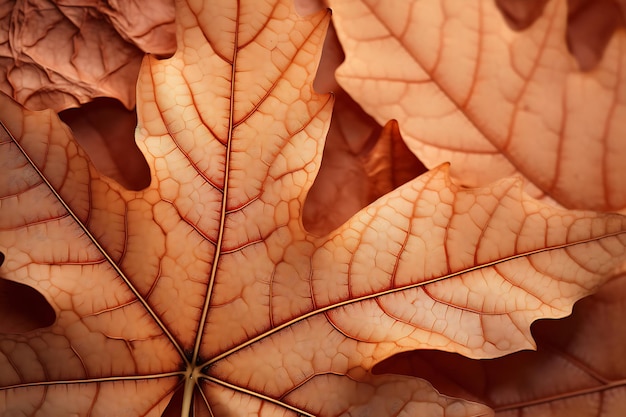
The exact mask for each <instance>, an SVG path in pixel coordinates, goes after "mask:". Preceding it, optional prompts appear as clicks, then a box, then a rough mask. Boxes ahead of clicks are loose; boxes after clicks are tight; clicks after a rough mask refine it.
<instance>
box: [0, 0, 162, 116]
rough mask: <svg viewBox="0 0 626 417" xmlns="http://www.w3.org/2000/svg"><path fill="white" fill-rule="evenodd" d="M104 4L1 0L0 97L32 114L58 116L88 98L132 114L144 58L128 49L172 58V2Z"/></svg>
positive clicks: (63, 0)
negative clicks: (111, 102) (112, 103)
mask: <svg viewBox="0 0 626 417" xmlns="http://www.w3.org/2000/svg"><path fill="white" fill-rule="evenodd" d="M111 3H112V4H113V6H112V7H110V6H109V4H107V3H105V2H99V1H98V2H97V1H91V2H89V1H87V2H85V1H75V0H59V1H54V0H36V1H35V0H30V1H17V0H4V1H3V2H2V4H0V91H2V92H4V93H6V94H8V95H10V96H12V97H13V98H14V99H16V100H17V101H18V102H20V103H22V104H24V105H25V106H26V107H28V108H30V109H33V110H40V109H47V108H50V109H54V110H56V111H61V110H64V109H67V108H71V107H77V106H79V105H80V104H82V103H86V102H89V101H90V100H91V99H93V98H94V97H112V98H115V99H118V100H119V101H120V102H122V103H123V104H124V105H125V106H126V107H127V108H129V109H130V108H133V107H134V105H135V82H136V80H137V73H138V71H139V66H140V63H141V59H142V57H143V52H142V50H140V49H138V48H137V46H135V44H133V43H131V42H135V43H136V44H137V45H138V46H139V47H141V48H144V49H143V50H144V51H149V52H155V53H158V54H163V55H167V54H168V52H171V50H172V48H173V46H174V45H173V44H174V36H173V35H174V34H173V31H172V28H173V24H172V21H171V19H172V18H173V7H172V6H173V3H172V2H171V1H170V0H163V1H159V2H158V3H157V2H154V1H151V2H150V3H149V4H150V7H148V6H147V4H148V3H147V2H146V3H147V4H146V5H144V6H143V7H142V6H141V1H140V0H139V1H134V2H120V4H119V5H118V4H117V2H111ZM155 6H156V7H155ZM116 28H117V29H118V30H120V31H121V34H120V33H119V32H118V31H116Z"/></svg>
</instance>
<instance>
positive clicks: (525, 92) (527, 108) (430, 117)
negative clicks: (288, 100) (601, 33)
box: [330, 0, 626, 210]
mask: <svg viewBox="0 0 626 417" xmlns="http://www.w3.org/2000/svg"><path fill="white" fill-rule="evenodd" d="M330 5H331V7H332V8H333V10H334V19H335V25H336V28H337V32H338V35H339V38H340V40H341V42H342V45H343V47H344V50H345V52H346V61H345V63H344V65H343V66H342V67H341V68H340V69H339V71H338V80H339V82H340V84H341V85H342V86H343V87H344V88H345V89H346V90H347V91H348V93H350V95H352V96H353V97H354V98H355V100H356V101H357V102H358V103H359V104H361V105H362V106H363V108H364V109H365V110H366V111H367V112H368V113H370V114H372V115H374V116H375V118H376V119H377V120H378V121H379V122H382V121H386V120H389V119H392V118H395V119H397V120H398V121H399V123H400V126H401V129H402V133H403V136H404V137H405V139H406V140H407V143H408V145H409V147H410V148H411V149H412V150H413V151H414V152H415V153H416V155H417V156H418V157H419V158H420V160H422V161H424V163H425V164H426V166H428V167H434V166H436V165H438V164H440V163H442V162H445V161H451V162H452V175H453V177H454V178H456V179H458V180H459V181H460V182H461V183H463V184H465V185H468V186H475V185H484V184H487V183H489V182H491V181H493V180H495V179H497V178H501V177H504V176H507V175H511V174H514V173H521V174H523V175H524V176H525V177H526V178H528V179H529V180H530V181H531V182H532V183H533V184H534V185H535V186H536V187H538V188H539V189H540V190H542V191H543V192H544V193H547V194H549V195H550V196H551V197H553V198H554V199H555V200H556V201H557V202H559V203H561V204H563V205H565V206H567V207H571V208H587V209H597V210H621V209H624V208H625V207H626V164H624V163H623V161H624V160H626V141H624V140H623V137H624V135H625V134H626V124H624V123H623V120H624V117H626V95H625V94H624V92H625V91H626V86H625V84H624V79H626V53H624V49H625V48H626V46H625V45H626V33H624V32H617V33H616V35H615V36H614V37H613V39H612V41H611V42H610V44H609V46H608V47H607V49H606V52H605V55H604V58H603V60H602V61H601V62H600V63H599V64H598V66H597V67H596V68H595V69H594V70H593V71H590V72H581V71H580V70H579V69H578V67H577V63H576V62H575V60H574V59H573V58H572V57H571V56H570V54H569V53H568V50H567V46H566V43H565V37H564V33H565V26H566V5H565V2H564V1H559V0H554V1H551V2H550V3H549V4H548V5H547V6H546V8H545V10H544V13H543V15H542V16H541V18H539V19H538V20H537V21H536V22H535V23H534V24H533V25H532V26H531V27H529V28H528V29H526V30H524V31H521V32H514V31H512V29H510V28H509V27H508V26H507V24H506V23H505V21H504V19H503V18H502V16H501V15H500V12H499V10H498V9H497V8H496V6H495V4H494V2H484V1H480V0H475V1H471V2H467V1H451V0H440V1H419V2H418V1H411V2H408V1H403V0H400V1H392V2H384V3H382V2H380V3H377V4H376V2H374V1H370V0H362V1H361V0H334V1H331V2H330ZM389 62H393V65H388V63H389ZM487 167H488V168H487Z"/></svg>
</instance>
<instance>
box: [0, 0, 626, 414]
mask: <svg viewBox="0 0 626 417" xmlns="http://www.w3.org/2000/svg"><path fill="white" fill-rule="evenodd" d="M287 4H290V2H287V1H285V2H277V3H275V4H269V5H267V6H265V7H261V5H260V4H259V3H258V2H256V1H255V2H250V3H243V2H237V3H235V2H224V4H221V3H219V4H218V3H217V2H210V3H205V4H204V5H203V7H200V5H198V4H196V3H191V4H184V3H182V2H181V3H179V8H178V11H177V13H178V14H177V24H178V25H179V30H178V33H179V35H180V38H179V41H178V51H177V52H176V54H175V55H174V56H173V57H172V58H171V59H168V60H163V61H159V60H157V59H155V58H153V57H147V58H146V59H145V61H144V65H143V67H142V72H141V76H140V79H139V84H138V96H137V97H138V116H139V117H138V122H139V125H138V142H139V146H140V148H141V149H142V151H143V153H144V155H145V157H146V160H147V162H148V165H149V167H150V170H151V175H152V182H151V184H150V186H149V187H148V188H147V189H145V190H143V191H139V192H136V191H129V190H126V189H124V188H122V187H121V186H119V185H118V184H117V183H115V182H113V181H112V180H109V179H108V178H105V177H102V176H101V175H100V174H98V172H97V171H96V170H95V168H94V167H93V166H92V165H91V164H90V163H89V161H88V159H87V158H86V157H85V156H84V153H83V151H82V150H81V149H80V148H79V147H77V145H76V144H75V142H73V141H72V140H71V135H70V131H69V129H68V128H67V127H66V126H65V125H63V124H61V123H60V122H59V120H58V119H57V118H56V116H55V115H54V114H52V113H51V112H50V111H46V112H38V113H35V112H29V111H24V110H23V109H21V108H20V107H19V106H18V105H16V104H14V103H13V102H11V101H10V100H9V99H8V98H6V97H5V96H2V98H1V100H2V106H1V108H2V109H3V110H2V122H3V125H4V126H5V128H6V131H5V132H4V133H3V134H2V137H1V139H0V148H1V149H2V150H1V151H0V158H1V159H0V167H2V176H1V177H0V178H2V181H1V182H0V193H1V194H0V196H1V197H0V252H2V253H3V254H4V255H5V257H6V260H5V262H4V263H3V264H2V266H0V276H2V277H3V278H5V279H7V280H10V281H13V282H18V283H20V284H25V285H28V286H30V287H32V288H34V289H36V290H37V291H38V292H40V293H41V294H42V295H43V296H44V297H45V299H46V301H47V302H48V303H50V305H51V307H52V308H53V309H54V311H55V315H56V320H55V321H54V324H52V325H51V326H50V327H46V328H42V329H38V330H34V331H27V332H21V333H17V334H3V335H2V336H1V337H0V353H1V355H0V407H3V408H1V409H0V410H1V411H2V413H4V414H9V415H10V414H13V413H15V414H18V413H22V414H26V415H34V414H36V413H41V414H42V415H55V414H56V415H59V414H61V415H72V414H74V415H79V416H86V415H91V416H99V415H160V414H161V413H163V412H168V413H170V412H172V413H173V414H174V415H176V414H180V410H181V409H182V414H183V415H187V414H188V413H189V412H190V410H192V409H193V412H194V413H195V415H214V416H226V415H228V416H231V415H268V416H269V415H271V416H274V415H297V414H300V415H316V416H337V415H346V416H347V415H364V414H372V415H377V416H395V415H399V414H400V413H401V412H406V413H410V414H417V415H430V414H432V415H444V414H445V415H449V416H475V415H483V414H489V410H488V409H487V408H485V407H483V406H480V405H478V404H476V403H471V402H468V401H464V400H456V399H453V398H450V397H445V396H441V395H439V394H438V393H437V392H436V391H434V390H433V389H432V387H431V386H430V384H428V383H427V382H424V381H422V380H419V379H415V378H407V377H402V376H397V375H384V376H376V375H372V374H371V373H370V370H371V368H372V367H373V366H374V365H375V364H376V363H377V362H379V361H380V360H382V359H384V358H386V357H389V356H390V355H393V354H395V353H398V352H401V351H404V350H410V349H415V348H424V347H431V348H433V347H434V348H439V349H443V350H448V351H457V352H461V353H463V354H466V355H471V356H473V357H493V356H499V355H503V354H506V353H509V352H512V351H515V350H519V349H523V348H528V347H532V346H533V343H534V342H533V341H532V338H531V336H530V330H529V327H530V324H531V323H532V322H533V321H534V320H535V319H537V318H542V317H562V316H564V315H567V314H568V313H569V312H570V310H571V306H572V304H573V303H574V301H576V300H577V299H579V298H581V297H583V296H585V295H587V294H589V293H590V292H592V291H594V290H595V289H596V288H597V287H598V286H599V285H601V284H602V283H603V282H605V281H606V280H608V279H609V278H610V277H612V276H613V275H614V274H615V273H618V272H620V271H622V270H623V265H624V260H625V259H626V253H625V251H626V219H625V218H624V217H622V216H619V215H598V214H594V213H591V212H569V211H563V210H557V209H555V208H551V207H549V206H546V205H544V204H541V203H539V202H536V201H534V200H532V199H531V198H529V197H528V196H526V195H524V194H523V193H522V185H521V183H520V182H519V181H517V180H515V179H505V180H502V181H499V182H497V183H495V184H493V185H490V186H488V187H484V188H480V189H466V188H463V187H459V186H457V185H455V184H454V183H452V182H451V180H450V177H449V175H448V167H447V166H445V165H444V166H441V167H439V168H437V169H434V170H432V171H430V172H428V173H427V174H424V175H422V176H420V177H419V178H416V179H414V180H412V181H410V182H408V183H407V184H405V185H403V186H401V187H399V188H397V189H395V190H393V191H391V192H390V193H388V194H386V195H385V196H383V197H381V198H379V199H378V200H376V202H374V203H372V204H371V205H369V206H368V207H366V208H365V209H363V210H361V211H359V212H358V213H356V214H355V215H354V216H353V217H352V218H351V219H350V220H349V221H348V222H347V223H346V224H344V225H343V226H341V227H340V228H338V229H337V230H334V231H332V232H330V233H329V234H326V235H324V236H321V237H316V236H314V235H311V234H309V233H307V232H306V230H305V229H304V228H303V226H302V215H301V212H302V207H303V204H304V199H305V196H306V194H307V191H308V189H309V188H310V187H311V185H312V183H313V180H314V177H315V175H316V173H317V171H318V169H319V166H320V159H321V154H322V148H323V137H324V135H325V134H326V131H327V130H328V122H329V118H330V112H331V105H332V99H331V97H329V96H326V95H318V94H316V93H315V92H314V91H313V89H312V82H313V76H314V74H315V69H316V62H317V59H318V58H319V55H320V52H321V45H322V39H323V35H324V31H325V27H326V25H327V23H328V15H327V14H324V13H322V14H318V15H314V16H313V17H311V18H309V19H300V18H298V17H297V15H296V14H295V13H294V12H293V11H292V10H290V8H289V7H287ZM228 34H230V36H227V35H228Z"/></svg>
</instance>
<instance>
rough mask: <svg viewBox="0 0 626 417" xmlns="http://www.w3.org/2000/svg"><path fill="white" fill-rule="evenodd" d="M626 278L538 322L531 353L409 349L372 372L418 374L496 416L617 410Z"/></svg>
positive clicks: (625, 389) (625, 370) (624, 378)
mask: <svg viewBox="0 0 626 417" xmlns="http://www.w3.org/2000/svg"><path fill="white" fill-rule="evenodd" d="M625 295H626V277H620V278H617V279H614V280H611V281H610V282H609V283H607V284H606V285H605V286H603V287H602V288H601V289H600V290H599V291H598V293H596V294H594V295H593V296H591V297H589V298H586V299H584V300H581V301H580V302H579V303H577V304H576V306H575V307H574V313H573V314H572V316H571V317H568V318H566V319H563V320H558V321H541V322H538V323H536V325H535V326H534V329H533V333H534V334H535V337H536V339H537V345H538V350H537V352H520V353H516V354H513V355H510V356H507V357H505V358H500V359H495V360H490V361H471V360H468V359H466V358H462V357H460V356H458V355H453V354H444V353H443V352H435V351H424V352H417V351H416V352H407V353H405V354H402V355H398V356H394V357H393V358H390V359H389V360H387V361H385V362H383V363H381V364H379V365H378V366H377V367H376V368H375V372H383V371H387V372H396V373H403V374H409V375H416V376H420V377H422V378H426V379H428V380H429V381H431V382H432V383H433V384H434V385H435V386H436V387H437V389H439V390H440V391H441V392H443V393H446V394H449V395H456V396H460V397H462V398H470V399H474V400H476V401H480V402H483V403H486V404H489V405H490V406H491V407H493V408H494V409H495V410H496V415H497V416H502V417H505V416H511V417H512V416H519V415H533V416H537V417H541V416H546V417H557V416H558V417H561V416H562V417H591V416H597V415H607V416H619V415H622V414H623V411H624V407H625V406H626V361H625V359H624V348H623V346H624V342H625V341H624V337H626V334H625V333H624V332H623V324H622V318H623V317H624V314H625V313H626V312H625V311H624V310H625V309H626V304H625V303H624V296H625Z"/></svg>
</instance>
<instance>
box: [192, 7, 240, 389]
mask: <svg viewBox="0 0 626 417" xmlns="http://www.w3.org/2000/svg"><path fill="white" fill-rule="evenodd" d="M238 38H239V7H237V19H236V22H235V41H234V45H235V46H234V50H233V59H232V66H231V67H232V69H231V81H230V103H229V106H230V108H229V116H228V137H227V139H226V144H225V146H226V155H225V159H226V161H225V164H224V187H223V192H222V204H221V208H220V223H219V229H218V233H217V239H216V245H215V254H214V256H213V264H212V266H211V273H210V275H209V282H208V285H207V289H206V296H205V298H204V299H205V301H204V305H203V306H202V315H201V316H200V322H199V324H198V331H197V333H196V340H195V343H194V348H193V355H192V357H191V361H190V366H191V367H199V365H198V362H199V359H198V356H199V352H200V344H201V342H202V335H203V333H204V327H205V324H206V318H207V314H208V312H209V304H210V302H211V294H212V292H213V286H214V284H215V277H216V275H217V268H218V265H219V259H220V255H221V252H222V241H223V237H224V224H225V223H226V211H227V201H228V180H229V172H230V152H231V147H232V140H233V126H234V107H235V72H236V63H237V52H238V43H239V42H238ZM194 380H195V378H188V380H187V381H186V382H185V384H188V383H189V384H193V383H194ZM185 390H187V387H185Z"/></svg>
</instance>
